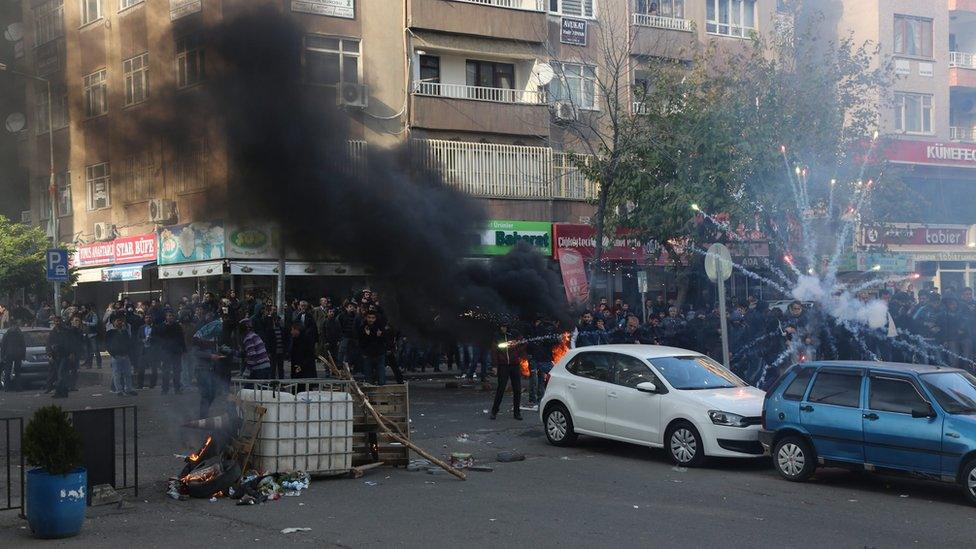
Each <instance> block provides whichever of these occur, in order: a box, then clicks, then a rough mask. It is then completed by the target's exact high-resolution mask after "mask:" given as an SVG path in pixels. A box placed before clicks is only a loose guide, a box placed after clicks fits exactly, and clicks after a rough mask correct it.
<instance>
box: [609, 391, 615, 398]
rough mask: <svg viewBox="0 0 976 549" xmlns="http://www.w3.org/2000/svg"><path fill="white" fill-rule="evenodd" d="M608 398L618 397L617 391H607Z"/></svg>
mask: <svg viewBox="0 0 976 549" xmlns="http://www.w3.org/2000/svg"><path fill="white" fill-rule="evenodd" d="M607 398H617V393H614V392H609V393H607Z"/></svg>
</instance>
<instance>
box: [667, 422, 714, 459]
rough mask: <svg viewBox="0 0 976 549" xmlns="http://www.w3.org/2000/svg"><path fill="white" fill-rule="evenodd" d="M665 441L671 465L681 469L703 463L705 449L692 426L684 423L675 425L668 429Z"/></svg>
mask: <svg viewBox="0 0 976 549" xmlns="http://www.w3.org/2000/svg"><path fill="white" fill-rule="evenodd" d="M665 440H666V441H667V449H668V456H669V457H670V458H671V462H672V463H674V464H676V465H681V466H682V467H698V466H699V465H701V464H703V463H705V448H704V445H703V444H702V438H701V435H700V434H698V429H695V426H694V425H692V424H690V423H688V422H686V421H681V422H678V423H675V424H674V425H672V426H671V427H670V428H669V429H668V433H667V436H666V437H665Z"/></svg>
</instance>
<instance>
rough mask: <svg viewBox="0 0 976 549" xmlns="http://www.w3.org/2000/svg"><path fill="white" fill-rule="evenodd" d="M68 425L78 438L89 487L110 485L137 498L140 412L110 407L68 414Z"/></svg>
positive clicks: (123, 407)
mask: <svg viewBox="0 0 976 549" xmlns="http://www.w3.org/2000/svg"><path fill="white" fill-rule="evenodd" d="M67 414H68V418H69V420H70V421H71V424H72V425H74V427H75V430H76V431H78V434H79V435H80V436H81V439H82V441H83V443H84V444H83V445H82V463H83V465H84V467H85V468H86V469H87V470H88V495H89V497H90V496H91V487H92V486H97V485H99V484H108V485H111V486H112V487H113V488H115V489H116V490H126V489H132V490H133V494H134V495H135V496H136V497H138V496H139V429H138V425H139V410H138V408H136V407H135V406H111V407H107V408H88V409H84V410H69V411H68V412H67Z"/></svg>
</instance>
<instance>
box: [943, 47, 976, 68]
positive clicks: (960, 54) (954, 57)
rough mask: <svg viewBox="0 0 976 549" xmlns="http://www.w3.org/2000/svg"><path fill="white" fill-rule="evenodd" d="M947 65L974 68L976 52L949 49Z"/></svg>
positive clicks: (975, 65) (975, 66)
mask: <svg viewBox="0 0 976 549" xmlns="http://www.w3.org/2000/svg"><path fill="white" fill-rule="evenodd" d="M949 66H950V67H961V68H964V69H976V53H969V52H964V51H951V52H949Z"/></svg>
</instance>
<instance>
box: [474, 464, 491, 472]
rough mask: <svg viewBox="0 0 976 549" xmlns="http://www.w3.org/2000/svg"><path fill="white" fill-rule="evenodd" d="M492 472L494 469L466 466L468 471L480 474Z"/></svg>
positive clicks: (485, 466) (483, 466) (484, 466)
mask: <svg viewBox="0 0 976 549" xmlns="http://www.w3.org/2000/svg"><path fill="white" fill-rule="evenodd" d="M494 470H495V468H494V467H490V466H488V465H469V466H468V471H480V472H482V473H490V472H492V471H494Z"/></svg>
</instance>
